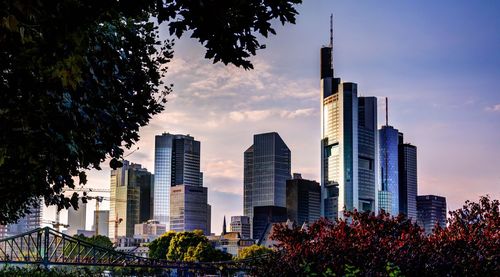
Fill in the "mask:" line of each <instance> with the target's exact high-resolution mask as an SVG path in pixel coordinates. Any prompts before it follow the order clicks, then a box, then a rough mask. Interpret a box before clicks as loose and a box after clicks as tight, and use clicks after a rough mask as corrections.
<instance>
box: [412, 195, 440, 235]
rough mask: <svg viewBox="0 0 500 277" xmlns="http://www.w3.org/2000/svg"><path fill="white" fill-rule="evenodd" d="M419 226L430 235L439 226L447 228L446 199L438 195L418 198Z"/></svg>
mask: <svg viewBox="0 0 500 277" xmlns="http://www.w3.org/2000/svg"><path fill="white" fill-rule="evenodd" d="M417 224H418V225H419V226H421V227H423V228H424V229H425V233H427V234H430V233H432V230H433V229H434V227H435V226H436V224H439V226H441V227H443V228H444V227H446V198H445V197H442V196H437V195H419V196H417Z"/></svg>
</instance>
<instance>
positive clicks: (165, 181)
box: [153, 133, 203, 228]
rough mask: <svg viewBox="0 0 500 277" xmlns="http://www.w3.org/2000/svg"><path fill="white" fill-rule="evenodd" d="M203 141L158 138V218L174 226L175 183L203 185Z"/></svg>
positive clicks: (155, 205)
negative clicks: (170, 219)
mask: <svg viewBox="0 0 500 277" xmlns="http://www.w3.org/2000/svg"><path fill="white" fill-rule="evenodd" d="M202 176H203V175H202V173H201V172H200V142H199V141H196V140H194V138H193V137H191V136H189V135H187V136H185V135H172V134H169V133H163V134H162V135H159V136H156V137H155V175H154V197H153V198H154V200H153V214H154V218H155V219H156V220H158V221H159V222H160V223H162V224H165V225H166V226H167V228H169V226H170V222H169V216H170V191H171V187H173V186H175V185H190V186H202V184H203V181H202Z"/></svg>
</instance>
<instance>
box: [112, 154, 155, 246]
mask: <svg viewBox="0 0 500 277" xmlns="http://www.w3.org/2000/svg"><path fill="white" fill-rule="evenodd" d="M110 182H111V186H110V187H111V194H110V196H111V197H110V198H111V202H110V211H109V236H110V237H111V238H117V237H133V235H134V225H135V224H138V223H141V220H144V221H146V220H148V219H149V218H150V217H151V213H150V210H149V207H150V205H151V173H150V172H148V171H147V170H146V169H145V168H142V167H141V165H140V164H134V163H129V162H128V161H123V167H122V168H119V169H116V170H111V180H110ZM141 207H145V208H144V209H145V210H141ZM120 219H121V222H120V223H119V224H118V226H116V222H117V220H118V221H120Z"/></svg>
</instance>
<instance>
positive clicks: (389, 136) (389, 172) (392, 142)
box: [379, 125, 399, 216]
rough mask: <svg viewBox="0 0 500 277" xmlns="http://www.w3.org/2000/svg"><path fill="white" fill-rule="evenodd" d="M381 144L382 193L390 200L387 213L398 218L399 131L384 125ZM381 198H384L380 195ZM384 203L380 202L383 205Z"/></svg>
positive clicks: (380, 131) (380, 136)
mask: <svg viewBox="0 0 500 277" xmlns="http://www.w3.org/2000/svg"><path fill="white" fill-rule="evenodd" d="M379 142H380V177H381V185H382V188H381V191H384V192H388V193H386V194H387V195H388V196H387V197H389V198H390V203H391V205H390V209H389V210H386V209H385V208H388V207H383V206H382V205H381V206H380V208H384V210H385V211H386V212H389V213H390V214H391V215H394V216H397V215H398V214H399V189H398V186H399V184H398V183H399V174H398V130H397V129H394V128H393V127H392V126H389V125H384V126H382V128H381V129H380V130H379ZM379 198H383V197H382V195H380V197H379ZM383 202H384V201H382V200H380V203H381V204H382V203H383Z"/></svg>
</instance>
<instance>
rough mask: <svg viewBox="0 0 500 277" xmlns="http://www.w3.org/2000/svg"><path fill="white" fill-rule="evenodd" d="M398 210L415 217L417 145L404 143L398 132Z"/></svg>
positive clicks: (409, 216)
mask: <svg viewBox="0 0 500 277" xmlns="http://www.w3.org/2000/svg"><path fill="white" fill-rule="evenodd" d="M398 155H399V158H398V161H399V166H398V174H399V212H400V213H403V214H405V215H406V216H407V217H408V218H411V219H413V220H414V221H416V219H417V147H416V146H415V145H411V144H409V143H404V141H403V134H402V133H399V145H398Z"/></svg>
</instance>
